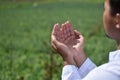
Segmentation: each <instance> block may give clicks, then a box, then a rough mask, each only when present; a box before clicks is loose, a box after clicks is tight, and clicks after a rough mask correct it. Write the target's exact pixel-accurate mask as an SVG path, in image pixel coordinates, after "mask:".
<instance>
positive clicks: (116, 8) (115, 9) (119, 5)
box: [109, 0, 120, 16]
mask: <svg viewBox="0 0 120 80" xmlns="http://www.w3.org/2000/svg"><path fill="white" fill-rule="evenodd" d="M109 2H110V8H111V15H112V16H115V15H116V13H120V0H109Z"/></svg>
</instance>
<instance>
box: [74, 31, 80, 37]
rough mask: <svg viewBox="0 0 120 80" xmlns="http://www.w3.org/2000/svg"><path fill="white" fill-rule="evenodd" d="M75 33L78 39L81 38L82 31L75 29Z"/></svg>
mask: <svg viewBox="0 0 120 80" xmlns="http://www.w3.org/2000/svg"><path fill="white" fill-rule="evenodd" d="M74 34H75V38H76V39H79V38H80V32H78V31H77V30H74Z"/></svg>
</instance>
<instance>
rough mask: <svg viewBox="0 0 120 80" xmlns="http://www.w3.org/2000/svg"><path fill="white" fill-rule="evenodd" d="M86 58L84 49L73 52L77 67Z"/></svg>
mask: <svg viewBox="0 0 120 80" xmlns="http://www.w3.org/2000/svg"><path fill="white" fill-rule="evenodd" d="M86 59H87V56H86V54H85V53H84V51H81V52H76V53H74V60H75V62H76V65H77V67H78V68H79V67H81V65H82V64H83V63H84V62H85V60H86Z"/></svg>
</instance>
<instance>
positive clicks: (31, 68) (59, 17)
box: [0, 0, 115, 80]
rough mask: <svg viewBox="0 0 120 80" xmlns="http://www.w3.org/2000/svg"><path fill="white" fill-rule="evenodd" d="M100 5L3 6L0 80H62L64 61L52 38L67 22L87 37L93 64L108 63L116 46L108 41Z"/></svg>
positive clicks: (47, 4)
mask: <svg viewBox="0 0 120 80" xmlns="http://www.w3.org/2000/svg"><path fill="white" fill-rule="evenodd" d="M71 1H72V0H71ZM76 1H77V0H76ZM85 1H89V0H85ZM98 1H99V2H97V0H96V2H95V3H92V2H90V1H89V2H67V1H66V2H64V1H61V2H54V1H53V2H47V3H40V2H19V3H18V2H1V3H0V80H60V77H61V70H62V66H63V64H62V58H61V57H60V56H59V55H58V54H56V52H55V51H54V50H53V49H52V48H51V41H50V37H51V30H52V27H53V26H54V24H55V23H60V24H62V23H64V22H65V21H67V20H69V21H70V22H71V23H72V25H73V27H74V29H77V30H78V31H80V32H81V33H82V34H83V35H84V37H85V52H86V54H87V55H88V56H89V57H90V58H91V60H92V61H93V62H95V63H96V64H97V65H100V64H103V63H105V62H107V61H108V52H109V51H111V50H114V49H115V43H114V42H113V41H112V40H110V39H107V38H106V37H105V33H104V30H103V23H102V12H103V2H100V0H98Z"/></svg>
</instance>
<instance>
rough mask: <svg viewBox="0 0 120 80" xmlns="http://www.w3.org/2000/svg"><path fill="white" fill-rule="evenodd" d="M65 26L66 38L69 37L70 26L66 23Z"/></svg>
mask: <svg viewBox="0 0 120 80" xmlns="http://www.w3.org/2000/svg"><path fill="white" fill-rule="evenodd" d="M65 25H66V35H67V37H69V36H70V25H69V22H68V21H67V22H66V23H65Z"/></svg>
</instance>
